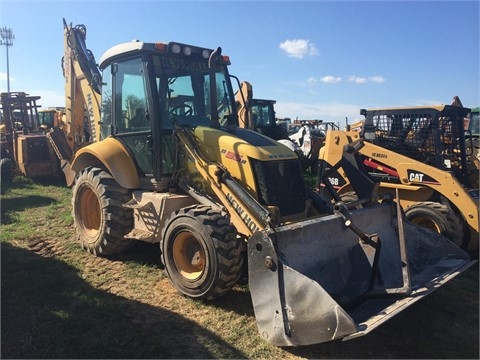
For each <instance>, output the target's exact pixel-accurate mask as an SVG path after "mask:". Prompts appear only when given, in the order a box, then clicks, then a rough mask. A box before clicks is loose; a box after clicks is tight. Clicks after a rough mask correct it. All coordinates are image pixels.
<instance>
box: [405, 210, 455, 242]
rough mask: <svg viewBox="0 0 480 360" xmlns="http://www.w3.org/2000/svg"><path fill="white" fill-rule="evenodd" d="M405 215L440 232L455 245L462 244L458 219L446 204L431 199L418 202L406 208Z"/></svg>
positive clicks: (413, 221) (415, 222)
mask: <svg viewBox="0 0 480 360" xmlns="http://www.w3.org/2000/svg"><path fill="white" fill-rule="evenodd" d="M405 216H406V218H407V219H408V220H409V221H410V222H412V223H414V224H416V225H420V226H423V227H425V228H427V229H430V230H433V231H435V232H436V233H439V234H442V235H443V236H445V237H447V238H448V239H450V240H451V241H452V242H453V243H454V244H456V245H457V246H459V247H461V246H462V245H463V241H464V240H463V231H460V229H459V223H458V220H457V218H456V216H455V214H454V213H453V211H452V209H450V208H449V207H448V206H446V205H443V204H440V203H437V202H432V201H425V202H420V203H417V204H415V205H412V206H410V207H409V208H407V209H406V210H405Z"/></svg>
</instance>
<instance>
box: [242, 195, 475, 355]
mask: <svg viewBox="0 0 480 360" xmlns="http://www.w3.org/2000/svg"><path fill="white" fill-rule="evenodd" d="M398 214H399V215H398ZM362 233H363V235H362ZM473 263H474V261H473V262H471V261H470V259H469V256H468V255H467V254H466V253H465V252H464V251H462V250H461V249H459V248H458V247H457V246H456V245H454V244H453V243H452V242H451V241H449V240H448V239H447V238H445V237H443V236H441V235H439V234H437V233H434V232H432V231H430V230H427V229H424V228H423V227H419V226H417V225H413V224H411V223H409V222H406V221H405V222H404V221H403V214H402V212H401V210H400V209H399V207H398V205H395V203H390V204H387V203H383V204H378V205H375V206H371V207H367V208H362V209H358V210H354V211H353V212H352V213H351V214H348V215H347V217H346V216H345V215H342V214H340V213H338V214H335V215H328V216H325V217H321V218H317V219H313V220H306V221H303V222H300V223H295V224H290V225H286V226H281V227H278V228H275V229H274V230H272V231H270V232H267V231H262V232H256V233H255V234H254V235H253V236H252V237H251V238H250V240H249V241H248V267H249V287H250V293H251V297H252V302H253V306H254V311H255V317H256V321H257V325H258V329H259V332H260V334H261V335H262V337H263V338H264V339H266V340H267V341H269V342H271V343H272V344H274V345H277V346H297V345H309V344H316V343H322V342H326V341H331V340H334V339H340V338H343V339H344V340H346V339H351V338H354V337H357V336H361V335H365V334H367V333H368V332H370V331H371V330H373V329H374V328H375V327H377V326H379V325H381V324H382V323H383V322H385V321H386V320H388V319H389V318H391V317H392V316H394V315H396V314H397V313H399V312H400V311H402V310H404V309H406V308H407V307H408V306H410V305H412V304H413V303H415V302H416V301H418V300H419V299H421V298H422V297H424V296H425V295H427V294H429V293H430V292H432V291H433V290H435V289H437V288H438V287H440V286H441V285H443V284H444V283H446V282H447V281H449V280H451V279H452V278H453V277H454V276H456V275H458V274H460V273H461V272H463V271H464V270H466V269H467V268H468V267H469V266H470V265H472V264H473Z"/></svg>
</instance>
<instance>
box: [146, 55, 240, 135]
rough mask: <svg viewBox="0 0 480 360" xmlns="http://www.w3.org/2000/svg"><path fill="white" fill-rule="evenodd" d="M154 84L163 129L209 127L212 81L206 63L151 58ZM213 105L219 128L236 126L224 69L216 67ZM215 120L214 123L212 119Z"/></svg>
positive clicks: (231, 95) (228, 80)
mask: <svg viewBox="0 0 480 360" xmlns="http://www.w3.org/2000/svg"><path fill="white" fill-rule="evenodd" d="M153 63H154V68H155V80H156V85H157V90H158V93H159V95H160V99H161V100H160V101H161V111H162V113H163V114H164V116H162V119H166V120H164V122H163V124H162V126H163V128H165V129H169V128H172V127H173V125H174V124H178V125H191V126H196V125H204V126H209V125H212V122H211V120H212V117H213V118H216V116H215V115H216V114H213V116H212V107H211V105H210V103H211V97H212V95H211V91H210V90H211V89H210V88H211V80H210V72H209V69H208V65H207V63H206V62H205V61H197V60H192V59H168V58H162V57H159V56H157V57H154V62H153ZM215 83H216V84H215V85H216V101H215V105H214V107H213V109H214V112H215V109H216V112H217V114H218V121H219V122H220V124H221V125H236V124H237V119H236V117H235V113H234V111H233V108H232V104H233V91H232V88H231V84H230V79H229V77H228V73H227V71H226V67H224V66H217V69H216V73H215ZM213 120H216V119H213Z"/></svg>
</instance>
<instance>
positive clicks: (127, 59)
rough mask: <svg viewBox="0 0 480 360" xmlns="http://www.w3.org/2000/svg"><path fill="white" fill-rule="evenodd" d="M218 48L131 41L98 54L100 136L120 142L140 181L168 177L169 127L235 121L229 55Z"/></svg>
mask: <svg viewBox="0 0 480 360" xmlns="http://www.w3.org/2000/svg"><path fill="white" fill-rule="evenodd" d="M218 50H219V49H218ZM218 50H216V51H214V50H210V49H204V48H200V47H195V46H190V45H185V44H180V43H172V42H170V43H143V42H138V41H135V42H131V43H126V44H120V45H117V46H115V47H113V48H111V49H110V50H108V51H107V52H106V53H105V54H104V55H103V56H102V58H101V59H100V62H99V67H100V69H101V71H102V72H103V76H102V81H103V86H102V104H101V119H102V121H101V136H102V138H106V137H108V136H114V137H115V138H117V139H118V140H120V141H122V142H123V143H124V144H125V146H126V147H127V148H128V150H129V151H130V152H131V153H132V155H133V156H132V157H133V159H135V162H136V165H137V169H138V170H139V174H141V177H143V178H144V179H143V180H146V181H150V182H152V184H153V183H155V182H158V181H160V182H162V181H167V180H166V179H170V178H171V175H172V173H173V171H174V165H175V158H176V157H175V152H176V149H175V144H174V140H173V129H174V127H175V126H189V127H195V126H199V125H202V126H214V127H218V126H221V125H227V124H228V125H233V126H238V119H237V116H236V109H235V108H234V106H235V104H234V93H233V89H232V87H231V82H230V79H229V74H228V70H227V65H229V64H230V60H229V58H228V57H226V56H222V55H220V51H218ZM217 51H218V52H217ZM211 58H213V63H212V60H211ZM209 61H210V62H211V63H212V66H211V67H210V66H209ZM113 94H114V96H113ZM141 117H143V119H142V121H141V122H140V125H139V126H137V118H141ZM157 185H158V184H157ZM157 185H155V186H157ZM160 186H161V187H162V186H163V185H160Z"/></svg>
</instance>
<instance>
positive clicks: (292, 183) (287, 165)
mask: <svg viewBox="0 0 480 360" xmlns="http://www.w3.org/2000/svg"><path fill="white" fill-rule="evenodd" d="M252 163H253V168H254V173H255V181H256V185H257V189H258V197H259V198H258V201H259V202H260V204H262V205H273V206H278V207H279V209H280V212H281V214H282V216H288V215H292V214H296V213H299V212H302V211H303V210H304V208H305V199H306V193H305V183H304V179H303V176H302V169H301V165H300V162H299V161H298V160H284V161H269V162H262V161H256V160H252Z"/></svg>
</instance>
